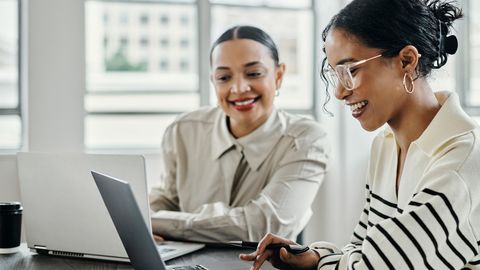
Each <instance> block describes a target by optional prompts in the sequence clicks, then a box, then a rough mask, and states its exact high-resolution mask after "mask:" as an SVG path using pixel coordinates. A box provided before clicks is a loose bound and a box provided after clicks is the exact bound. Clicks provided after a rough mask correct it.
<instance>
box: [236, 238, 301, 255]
mask: <svg viewBox="0 0 480 270" xmlns="http://www.w3.org/2000/svg"><path fill="white" fill-rule="evenodd" d="M228 244H229V245H232V246H236V247H244V248H252V249H256V248H257V246H258V242H249V241H229V242H228ZM282 247H284V248H285V249H286V250H287V251H288V252H290V253H292V254H300V253H304V252H306V251H307V250H309V247H308V246H302V245H295V244H292V245H290V244H285V243H275V244H269V245H267V249H271V250H280V249H281V248H282Z"/></svg>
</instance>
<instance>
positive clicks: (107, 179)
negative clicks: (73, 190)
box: [92, 171, 207, 270]
mask: <svg viewBox="0 0 480 270" xmlns="http://www.w3.org/2000/svg"><path fill="white" fill-rule="evenodd" d="M92 175H93V178H94V179H95V183H96V184H97V187H98V190H99V191H100V194H101V195H102V198H103V201H104V203H105V206H106V208H107V209H108V212H109V213H110V217H111V218H112V220H113V224H115V228H117V232H118V235H119V236H120V239H122V242H123V246H124V247H125V250H126V251H127V253H128V256H129V257H130V262H131V263H132V265H133V267H134V268H135V269H158V270H165V269H175V270H193V269H195V270H207V268H205V267H203V266H201V265H193V266H169V267H168V268H167V267H166V266H165V264H164V263H163V260H162V258H161V257H160V254H159V253H158V251H157V249H156V247H155V242H154V241H153V238H152V234H151V232H150V230H149V226H148V225H147V224H148V223H146V222H145V221H144V220H143V218H142V214H141V211H140V207H139V205H138V204H137V202H136V201H135V196H134V195H133V192H132V189H131V188H130V185H129V184H128V182H125V181H122V180H119V179H116V178H113V177H111V176H108V175H105V174H101V173H98V172H95V171H92Z"/></svg>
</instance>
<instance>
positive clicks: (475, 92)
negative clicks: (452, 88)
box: [467, 0, 480, 106]
mask: <svg viewBox="0 0 480 270" xmlns="http://www.w3.org/2000/svg"><path fill="white" fill-rule="evenodd" d="M479 12H480V2H479V1H473V0H472V1H470V10H469V11H468V13H469V15H470V16H469V17H468V20H469V21H470V61H469V63H470V96H469V97H467V102H469V103H470V104H469V105H472V106H480V67H479V64H478V63H480V18H479V16H476V15H474V14H479Z"/></svg>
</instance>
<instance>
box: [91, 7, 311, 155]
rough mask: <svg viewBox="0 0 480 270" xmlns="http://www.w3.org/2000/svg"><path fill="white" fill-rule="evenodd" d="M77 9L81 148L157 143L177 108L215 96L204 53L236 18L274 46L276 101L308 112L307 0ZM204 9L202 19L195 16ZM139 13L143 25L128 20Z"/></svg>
mask: <svg viewBox="0 0 480 270" xmlns="http://www.w3.org/2000/svg"><path fill="white" fill-rule="evenodd" d="M200 5H202V8H199V7H200ZM205 7H207V8H205ZM146 10H148V14H147V13H145V11H146ZM85 11H86V12H85V14H86V19H85V21H86V58H87V59H86V68H87V70H86V76H87V91H86V95H85V108H86V111H87V113H88V115H87V116H86V118H85V146H86V147H87V148H89V149H110V148H132V149H139V148H146V149H152V148H153V149H154V148H159V147H160V143H161V138H162V135H163V132H164V129H165V128H166V126H168V124H169V123H171V121H173V119H175V117H176V116H177V115H178V114H180V113H182V112H185V111H190V110H194V109H196V108H199V107H200V106H204V105H214V104H216V97H215V93H214V90H213V87H212V86H211V84H210V82H209V77H208V75H207V74H208V71H209V62H208V57H205V56H208V53H209V51H210V45H211V44H212V42H213V41H214V39H215V38H217V36H219V35H220V33H221V32H223V31H224V30H226V29H227V28H228V27H230V26H232V25H238V24H249V25H252V24H253V25H256V26H259V27H261V28H262V29H264V30H265V31H267V32H268V33H269V34H271V36H272V38H273V39H274V40H275V42H276V43H277V45H278V46H279V51H280V52H279V53H280V58H281V61H282V62H285V63H286V64H287V74H286V77H285V80H284V84H283V86H282V90H281V94H280V96H279V97H277V100H276V104H277V106H279V107H282V108H285V109H289V110H292V111H294V112H297V113H302V114H309V115H314V111H315V106H316V105H315V102H314V100H315V97H314V89H313V88H314V87H313V85H314V80H315V79H316V78H314V70H315V64H316V61H315V55H314V42H315V40H316V39H315V35H314V24H315V22H314V16H313V13H314V12H313V6H312V1H311V0H299V1H285V0H275V1H264V0H262V1H260V0H255V1H253V0H247V1H245V0H242V1H226V0H225V1H210V2H209V1H193V0H190V1H189V0H183V1H173V0H155V1H141V2H138V1H125V0H121V1H120V0H118V1H99V0H90V1H87V2H86V5H85ZM199 12H200V13H199ZM98 14H102V15H100V16H99V15H98ZM210 15H211V18H210V20H206V21H210V24H209V25H203V24H199V22H201V21H205V20H202V16H204V17H205V18H206V17H207V16H210ZM102 16H103V17H102ZM105 16H107V17H108V18H111V19H110V20H109V21H108V23H107V24H105V23H101V22H102V20H103V18H104V17H105ZM145 16H147V17H148V18H149V19H145V20H146V21H147V22H148V21H150V22H149V23H148V27H145V24H146V23H145V24H143V23H142V21H143V19H140V23H128V18H143V17H145ZM114 18H124V19H118V20H117V19H114ZM271 18H282V19H281V20H280V19H279V20H272V19H271ZM155 21H156V22H158V23H152V22H155ZM199 25H200V27H201V28H202V29H199ZM203 28H205V29H203ZM105 40H107V41H108V42H105ZM199 52H203V54H204V55H201V56H200V55H199ZM199 59H202V61H201V62H200V60H199ZM205 59H206V61H205ZM147 60H148V61H147Z"/></svg>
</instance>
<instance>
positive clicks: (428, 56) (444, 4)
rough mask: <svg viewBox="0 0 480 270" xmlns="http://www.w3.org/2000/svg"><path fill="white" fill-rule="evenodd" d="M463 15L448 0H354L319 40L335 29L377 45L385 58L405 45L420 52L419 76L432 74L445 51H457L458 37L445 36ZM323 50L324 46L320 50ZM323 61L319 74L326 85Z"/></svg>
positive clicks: (395, 53)
mask: <svg viewBox="0 0 480 270" xmlns="http://www.w3.org/2000/svg"><path fill="white" fill-rule="evenodd" d="M462 16H463V12H462V10H461V9H460V8H459V7H457V6H456V2H455V1H447V0H443V1H442V0H353V1H352V2H351V3H350V4H348V5H347V6H345V7H344V8H343V9H342V10H340V12H339V13H338V14H336V15H335V16H334V17H333V18H332V19H331V20H330V22H329V23H328V25H327V26H326V27H325V29H324V30H323V33H322V39H323V41H324V42H325V39H326V37H327V34H328V32H329V31H330V30H331V29H334V28H338V29H342V30H344V31H346V32H347V33H349V34H352V35H353V36H355V37H356V38H357V39H358V40H359V41H360V42H362V43H363V44H364V45H365V46H368V47H371V48H378V49H381V50H382V51H383V53H382V55H383V56H384V57H394V56H396V55H397V54H398V53H399V52H400V50H401V49H403V48H404V47H405V46H407V45H412V46H414V47H416V48H417V50H418V52H419V53H420V54H421V55H422V57H421V58H420V60H419V66H418V68H417V75H418V77H424V76H427V75H429V74H430V73H431V71H432V69H438V68H440V67H442V66H443V65H445V64H446V63H447V59H448V54H454V53H455V52H456V50H457V39H456V37H455V36H454V35H450V36H449V35H448V34H449V33H450V31H451V28H452V24H453V22H454V21H455V20H456V19H459V18H461V17H462ZM323 50H324V51H325V48H324V49H323ZM326 65H327V59H326V58H324V59H323V61H322V72H321V77H322V79H323V81H324V82H325V83H326V85H327V100H326V102H325V103H327V102H328V100H329V99H330V94H329V93H328V80H327V79H326V74H324V72H323V70H324V68H325V67H326Z"/></svg>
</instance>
